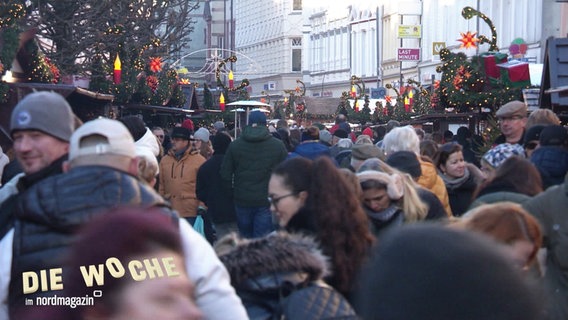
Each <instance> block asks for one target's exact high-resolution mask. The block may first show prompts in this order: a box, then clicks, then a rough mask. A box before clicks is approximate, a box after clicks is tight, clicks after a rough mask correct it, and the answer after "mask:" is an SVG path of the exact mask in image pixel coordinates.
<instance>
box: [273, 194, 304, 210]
mask: <svg viewBox="0 0 568 320" xmlns="http://www.w3.org/2000/svg"><path fill="white" fill-rule="evenodd" d="M296 195H298V194H297V193H295V192H294V193H289V194H286V195H283V196H280V197H277V198H274V196H268V202H270V204H271V205H273V206H275V207H276V206H277V205H278V202H280V200H282V199H284V198H288V197H292V196H296Z"/></svg>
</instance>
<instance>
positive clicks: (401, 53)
mask: <svg viewBox="0 0 568 320" xmlns="http://www.w3.org/2000/svg"><path fill="white" fill-rule="evenodd" d="M397 60H398V61H420V49H419V48H418V49H410V48H398V54H397Z"/></svg>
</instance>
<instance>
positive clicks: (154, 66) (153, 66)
mask: <svg viewBox="0 0 568 320" xmlns="http://www.w3.org/2000/svg"><path fill="white" fill-rule="evenodd" d="M150 71H152V72H160V71H162V58H156V57H154V58H150Z"/></svg>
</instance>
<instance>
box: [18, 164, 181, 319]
mask: <svg viewBox="0 0 568 320" xmlns="http://www.w3.org/2000/svg"><path fill="white" fill-rule="evenodd" d="M127 205H137V206H144V207H152V206H164V207H166V203H165V201H164V200H163V199H162V197H161V196H160V195H159V194H157V193H156V192H155V191H154V190H153V189H152V188H150V187H149V186H147V185H145V184H143V183H141V182H139V181H138V179H137V178H135V177H134V176H131V175H129V174H127V173H125V172H121V171H118V170H114V169H112V168H108V167H99V166H88V167H78V168H75V169H73V170H71V171H69V172H68V173H66V174H62V175H57V176H54V177H51V178H48V179H45V180H43V181H41V182H40V183H38V184H36V185H34V186H33V187H31V188H30V189H28V191H27V192H26V193H25V194H22V196H21V197H19V199H18V202H17V204H16V208H15V216H16V221H15V223H14V244H13V257H14V258H13V260H12V271H11V281H10V309H11V310H10V312H11V313H12V314H13V312H14V311H15V309H14V307H20V306H24V305H25V302H24V300H25V298H34V301H35V296H36V295H40V294H41V293H40V292H39V291H38V292H36V293H34V294H28V295H23V294H22V293H23V286H22V272H26V271H36V272H38V274H39V270H40V269H51V268H60V267H62V266H63V264H64V263H63V255H64V253H65V249H66V247H68V246H69V245H70V244H71V242H72V241H73V234H74V232H76V231H77V229H78V228H79V227H81V226H82V225H83V224H84V223H85V222H87V221H90V220H91V219H92V218H93V216H95V215H97V214H100V213H102V212H104V211H105V210H108V209H110V208H114V207H118V206H127ZM164 211H165V212H167V213H168V214H170V215H171V216H172V219H174V220H175V219H176V218H175V217H176V215H175V214H174V213H173V212H172V211H171V210H169V209H166V208H165V210H164ZM64 277H65V270H63V278H64ZM45 294H48V295H53V291H52V292H47V293H45Z"/></svg>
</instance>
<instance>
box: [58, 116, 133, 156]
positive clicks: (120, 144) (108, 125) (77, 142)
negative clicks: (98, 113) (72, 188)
mask: <svg viewBox="0 0 568 320" xmlns="http://www.w3.org/2000/svg"><path fill="white" fill-rule="evenodd" d="M94 136H100V137H102V139H93V140H90V139H87V138H89V137H94ZM109 154H114V155H122V156H127V157H131V158H134V157H136V147H135V145H134V139H133V138H132V135H131V134H130V132H129V131H128V129H127V128H126V126H124V124H122V123H121V122H120V121H117V120H111V119H105V118H99V119H95V120H91V121H88V122H85V123H84V124H83V125H82V126H80V127H79V128H78V129H77V130H75V132H74V133H73V134H72V135H71V142H70V146H69V160H73V159H75V158H78V157H84V156H99V155H109Z"/></svg>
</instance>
